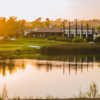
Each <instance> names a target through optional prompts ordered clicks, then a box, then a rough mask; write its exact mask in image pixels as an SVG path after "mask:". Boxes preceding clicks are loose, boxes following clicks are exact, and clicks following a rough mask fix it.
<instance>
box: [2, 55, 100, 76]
mask: <svg viewBox="0 0 100 100" xmlns="http://www.w3.org/2000/svg"><path fill="white" fill-rule="evenodd" d="M27 65H31V66H32V67H35V68H36V69H37V70H38V71H40V70H45V71H47V72H51V71H53V70H54V69H56V70H58V69H59V70H61V71H62V73H63V74H66V71H67V72H68V74H69V75H70V74H71V71H75V74H77V73H78V72H84V71H89V70H91V69H92V70H93V68H94V67H95V66H99V62H96V57H95V56H92V57H88V56H85V57H77V56H65V57H64V59H63V60H62V61H61V60H59V59H58V60H32V59H16V60H14V59H8V60H0V74H1V75H2V76H6V74H7V72H8V73H9V74H10V75H11V74H13V73H15V72H16V71H18V70H24V69H26V67H27Z"/></svg>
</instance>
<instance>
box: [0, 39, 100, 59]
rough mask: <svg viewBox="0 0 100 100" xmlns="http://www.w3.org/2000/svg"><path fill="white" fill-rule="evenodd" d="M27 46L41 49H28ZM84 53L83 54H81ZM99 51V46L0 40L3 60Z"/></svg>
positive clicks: (49, 41)
mask: <svg viewBox="0 0 100 100" xmlns="http://www.w3.org/2000/svg"><path fill="white" fill-rule="evenodd" d="M28 45H34V46H40V47H41V48H40V49H39V48H33V47H28ZM83 51H84V52H83ZM87 51H88V52H90V51H93V52H91V53H96V54H98V52H99V51H100V45H99V44H90V43H73V42H66V41H54V40H47V39H39V38H38V39H37V38H18V39H17V40H14V41H12V40H0V56H1V57H4V58H38V59H40V58H44V57H46V58H47V55H48V54H50V55H51V54H53V55H54V54H55V55H60V54H61V55H62V54H64V55H65V54H77V53H79V54H82V53H86V52H87Z"/></svg>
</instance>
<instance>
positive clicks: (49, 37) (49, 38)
mask: <svg viewBox="0 0 100 100" xmlns="http://www.w3.org/2000/svg"><path fill="white" fill-rule="evenodd" d="M55 39H56V37H55V36H48V40H55Z"/></svg>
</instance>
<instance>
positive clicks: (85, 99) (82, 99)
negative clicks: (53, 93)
mask: <svg viewBox="0 0 100 100" xmlns="http://www.w3.org/2000/svg"><path fill="white" fill-rule="evenodd" d="M10 100H100V98H95V99H92V98H91V99H88V98H73V99H60V98H58V99H49V98H48V99H10Z"/></svg>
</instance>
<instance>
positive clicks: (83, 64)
mask: <svg viewBox="0 0 100 100" xmlns="http://www.w3.org/2000/svg"><path fill="white" fill-rule="evenodd" d="M91 82H95V83H96V84H97V87H98V89H99V90H100V61H99V60H98V57H97V58H96V57H94V56H92V57H87V56H86V57H76V56H71V57H69V56H66V57H65V58H64V59H63V60H62V61H61V60H59V59H58V60H51V61H50V60H34V59H8V60H0V93H1V94H2V91H3V87H4V85H6V87H7V93H8V97H9V98H13V97H18V96H20V97H21V98H26V97H34V98H37V97H42V98H45V97H47V96H53V97H58V98H72V97H75V96H77V95H79V92H80V91H83V92H85V91H87V89H88V87H89V85H90V83H91Z"/></svg>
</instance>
